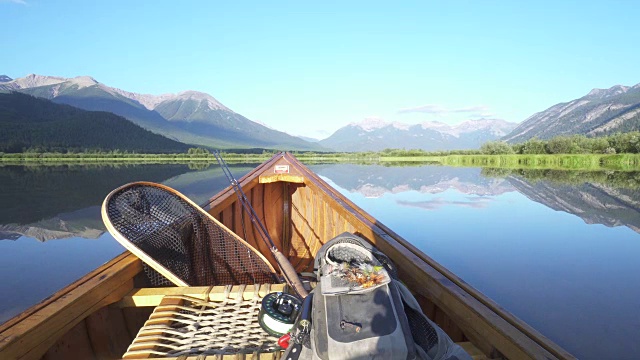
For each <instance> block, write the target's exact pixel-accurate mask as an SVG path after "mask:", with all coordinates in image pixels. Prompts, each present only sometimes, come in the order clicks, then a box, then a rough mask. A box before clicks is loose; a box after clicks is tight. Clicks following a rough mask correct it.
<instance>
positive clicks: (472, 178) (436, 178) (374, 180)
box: [313, 164, 640, 232]
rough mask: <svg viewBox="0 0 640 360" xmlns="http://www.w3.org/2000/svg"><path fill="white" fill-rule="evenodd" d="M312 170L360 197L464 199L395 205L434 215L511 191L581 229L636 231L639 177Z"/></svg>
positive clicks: (432, 168)
mask: <svg viewBox="0 0 640 360" xmlns="http://www.w3.org/2000/svg"><path fill="white" fill-rule="evenodd" d="M313 169H314V170H315V171H316V172H317V173H318V174H320V175H323V176H326V177H327V178H329V179H331V180H332V181H333V182H335V184H336V185H338V186H340V187H342V188H344V189H346V190H347V191H349V192H357V193H360V194H362V195H364V196H365V197H381V196H383V195H384V194H385V193H390V194H396V193H401V192H406V191H418V192H420V193H431V194H438V193H442V192H445V191H447V190H455V191H457V192H459V193H462V194H468V195H480V196H485V197H480V198H478V197H473V196H472V197H467V198H461V199H456V200H455V201H451V200H446V199H444V198H442V197H439V198H433V199H429V200H428V201H419V202H417V201H411V200H399V201H398V204H399V205H403V206H412V207H418V208H423V209H431V210H435V209H437V208H440V207H443V206H466V207H473V208H483V207H486V206H487V204H488V203H489V202H490V201H491V199H490V198H489V197H487V196H495V195H500V194H504V193H507V192H512V191H517V192H519V193H521V194H523V195H525V196H526V197H527V198H529V199H530V200H532V201H535V202H538V203H540V204H543V205H545V206H547V207H549V208H551V209H554V210H557V211H564V212H567V213H569V214H573V215H576V216H578V217H580V218H582V219H583V220H584V221H585V222H586V223H587V224H603V225H606V226H621V225H623V226H627V227H629V228H631V229H633V230H634V231H636V232H640V190H639V189H640V172H621V171H565V170H540V169H495V168H483V169H479V168H453V167H443V166H420V167H386V166H379V165H348V164H342V165H323V166H314V167H313Z"/></svg>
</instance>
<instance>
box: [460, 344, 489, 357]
mask: <svg viewBox="0 0 640 360" xmlns="http://www.w3.org/2000/svg"><path fill="white" fill-rule="evenodd" d="M456 344H458V345H459V346H460V347H461V348H463V349H464V351H466V352H467V354H469V355H470V356H471V358H472V359H473V360H489V359H488V358H487V355H485V354H484V353H483V352H482V351H481V350H480V349H478V348H477V347H476V346H475V345H473V343H471V342H470V341H463V342H456Z"/></svg>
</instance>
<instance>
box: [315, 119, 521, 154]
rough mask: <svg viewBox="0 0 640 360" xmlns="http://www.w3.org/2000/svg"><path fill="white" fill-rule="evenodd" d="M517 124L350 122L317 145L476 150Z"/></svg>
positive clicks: (489, 121)
mask: <svg viewBox="0 0 640 360" xmlns="http://www.w3.org/2000/svg"><path fill="white" fill-rule="evenodd" d="M517 125H518V124H516V123H511V122H507V121H504V120H500V119H480V120H469V121H465V122H463V123H460V124H458V125H454V126H452V125H448V124H445V123H442V122H438V121H431V122H424V123H422V124H417V125H408V124H403V123H399V122H393V123H390V122H385V121H382V120H379V119H367V120H364V121H362V122H359V123H351V124H349V125H347V126H345V127H343V128H341V129H339V130H338V131H336V132H335V133H333V135H331V136H330V137H328V138H326V139H324V140H321V141H320V142H319V143H320V144H321V145H322V146H324V147H327V148H330V149H334V150H337V151H380V150H384V149H394V148H396V149H397V148H405V149H422V150H427V151H435V150H464V149H478V148H480V145H482V144H483V143H485V142H487V141H491V140H497V139H499V138H501V137H502V136H505V135H507V134H508V133H509V132H511V130H513V129H514V128H515V127H516V126H517Z"/></svg>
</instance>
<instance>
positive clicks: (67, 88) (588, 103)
mask: <svg viewBox="0 0 640 360" xmlns="http://www.w3.org/2000/svg"><path fill="white" fill-rule="evenodd" d="M9 91H17V92H22V93H26V94H30V95H33V96H37V97H42V98H45V99H49V100H51V101H53V102H56V103H61V104H67V105H71V106H74V107H78V108H80V109H84V110H91V111H107V112H111V113H114V114H116V115H120V116H122V117H124V118H126V119H127V120H129V121H131V122H133V123H135V124H137V125H139V126H141V127H143V128H145V129H147V130H149V131H152V132H154V133H157V134H161V135H163V136H165V137H168V138H170V139H172V140H176V141H179V142H182V143H185V144H190V145H197V146H205V147H216V148H222V149H230V148H235V149H240V148H266V149H279V150H302V151H346V152H352V151H380V150H384V149H387V148H396V149H397V148H405V149H422V150H427V151H437V150H464V149H478V148H479V147H480V146H481V145H482V144H483V143H485V142H487V141H492V140H504V141H507V142H509V143H519V142H524V141H526V140H528V139H531V138H534V137H537V138H539V139H549V138H552V137H554V136H558V135H572V134H585V135H587V136H598V135H607V134H610V133H613V132H627V131H635V130H640V84H638V85H635V86H622V85H616V86H613V87H611V88H609V89H593V90H592V91H591V92H589V93H588V94H587V95H585V96H583V97H581V98H579V99H576V100H572V101H569V102H565V103H560V104H557V105H554V106H552V107H550V108H548V109H546V110H544V111H541V112H538V113H536V114H533V115H532V116H530V117H529V118H527V119H526V120H525V121H524V122H522V123H520V124H517V123H513V122H508V121H505V120H501V119H479V120H469V121H465V122H463V123H460V124H458V125H448V124H445V123H442V122H437V121H431V122H424V123H421V124H403V123H400V122H385V121H382V120H379V119H366V120H364V121H361V122H356V123H351V124H348V125H346V126H344V127H342V128H340V129H339V130H337V131H336V132H335V133H334V134H332V135H331V136H330V137H328V138H326V139H324V140H320V141H314V140H313V139H309V138H303V137H296V136H292V135H289V134H286V133H284V132H281V131H278V130H275V129H272V128H269V127H268V126H265V125H264V124H261V123H258V122H255V121H251V120H249V119H247V118H246V117H244V116H242V115H240V114H238V113H236V112H234V111H233V110H231V109H229V108H228V107H226V106H225V105H223V104H221V103H220V102H219V101H217V100H216V99H215V98H214V97H212V96H211V95H209V94H206V93H202V92H198V91H191V90H190V91H183V92H180V93H177V94H164V95H149V94H138V93H133V92H129V91H125V90H122V89H118V88H114V87H110V86H107V85H105V84H102V83H100V82H98V81H97V80H95V79H94V78H92V77H89V76H79V77H75V78H63V77H56V76H43V75H35V74H31V75H28V76H25V77H22V78H18V79H11V78H10V77H8V76H6V75H0V92H9Z"/></svg>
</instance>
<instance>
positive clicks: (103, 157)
mask: <svg viewBox="0 0 640 360" xmlns="http://www.w3.org/2000/svg"><path fill="white" fill-rule="evenodd" d="M403 152H404V153H403ZM272 155H273V152H264V153H261V154H235V153H221V156H222V157H223V158H224V159H225V161H226V162H229V163H259V162H262V161H265V160H267V159H269V158H270V157H271V156H272ZM294 155H295V156H296V157H297V158H298V159H299V160H300V161H302V162H305V163H309V164H318V163H357V164H380V165H384V166H395V165H397V166H417V165H424V164H432V165H445V166H455V167H484V168H511V169H520V168H526V169H571V170H603V169H606V170H640V154H443V155H423V154H417V153H415V152H414V151H406V152H405V151H402V150H399V151H395V150H394V151H386V152H385V151H382V152H364V153H313V152H299V153H296V152H294ZM111 163H116V164H176V163H177V164H195V163H199V164H202V165H206V164H207V163H217V161H216V159H215V157H214V156H213V154H209V153H201V154H136V153H119V154H118V153H116V154H114V153H110V152H107V153H73V154H63V153H33V152H29V153H12V154H1V153H0V166H1V165H21V164H32V165H46V164H52V165H53V164H55V165H61V164H68V165H73V164H78V165H82V164H111Z"/></svg>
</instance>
